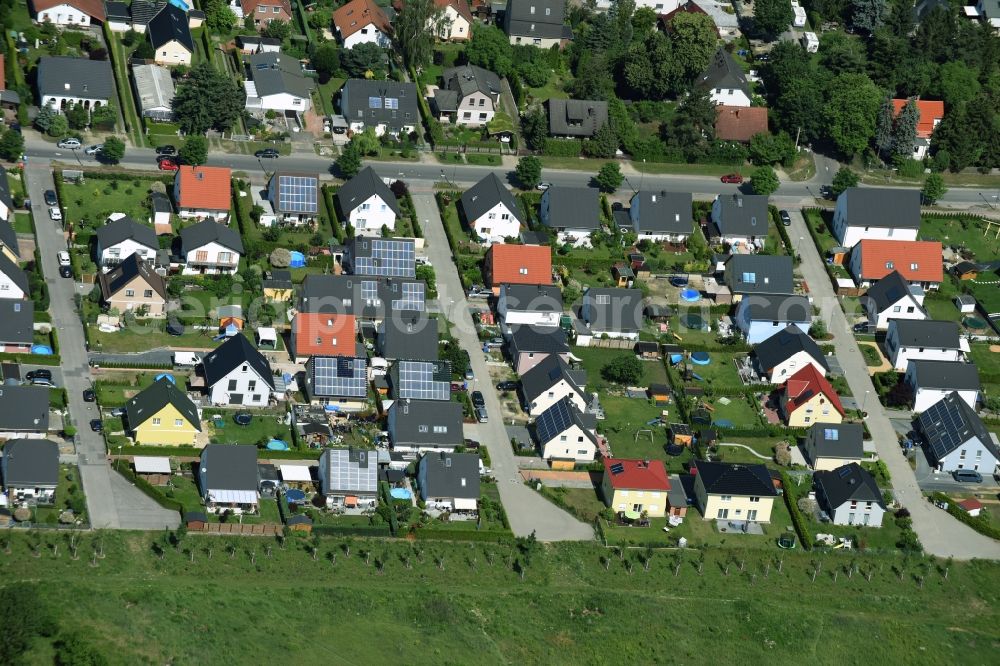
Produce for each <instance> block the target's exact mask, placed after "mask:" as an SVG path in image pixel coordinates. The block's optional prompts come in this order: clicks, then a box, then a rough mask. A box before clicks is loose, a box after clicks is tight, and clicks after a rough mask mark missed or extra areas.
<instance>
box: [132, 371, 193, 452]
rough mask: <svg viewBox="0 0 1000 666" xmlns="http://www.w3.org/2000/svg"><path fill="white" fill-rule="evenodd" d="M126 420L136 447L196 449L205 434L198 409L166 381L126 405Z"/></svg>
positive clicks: (170, 382) (159, 382)
mask: <svg viewBox="0 0 1000 666" xmlns="http://www.w3.org/2000/svg"><path fill="white" fill-rule="evenodd" d="M125 419H126V421H127V427H128V428H129V430H130V431H131V432H132V437H133V438H134V439H135V443H136V444H154V445H158V446H194V445H195V444H196V441H195V438H196V437H197V436H198V433H199V432H201V417H200V415H199V414H198V408H197V407H196V406H195V404H194V403H193V402H191V399H190V398H188V397H187V396H186V395H185V394H184V392H183V391H181V390H180V389H179V388H177V386H175V385H174V383H173V382H172V381H170V380H169V379H168V378H166V377H162V378H160V379H159V380H157V381H156V382H154V383H153V384H152V385H151V386H149V387H148V388H146V389H144V390H143V391H141V392H140V393H139V394H138V395H136V396H135V397H133V398H132V399H131V400H129V401H128V402H127V403H125Z"/></svg>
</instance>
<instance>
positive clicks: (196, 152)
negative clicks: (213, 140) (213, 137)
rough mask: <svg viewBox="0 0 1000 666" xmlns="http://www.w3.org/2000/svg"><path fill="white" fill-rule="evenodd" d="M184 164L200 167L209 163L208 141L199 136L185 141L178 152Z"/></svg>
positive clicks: (190, 137)
mask: <svg viewBox="0 0 1000 666" xmlns="http://www.w3.org/2000/svg"><path fill="white" fill-rule="evenodd" d="M178 155H179V156H180V158H181V161H183V162H184V164H190V165H192V166H199V165H201V164H204V163H205V162H207V161H208V139H206V138H205V137H203V136H200V135H198V134H194V135H192V136H189V137H187V138H186V139H184V145H182V146H181V149H180V150H179V151H178Z"/></svg>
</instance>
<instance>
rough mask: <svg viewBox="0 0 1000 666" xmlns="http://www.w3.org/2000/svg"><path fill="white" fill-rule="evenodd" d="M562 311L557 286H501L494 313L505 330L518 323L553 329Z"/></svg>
mask: <svg viewBox="0 0 1000 666" xmlns="http://www.w3.org/2000/svg"><path fill="white" fill-rule="evenodd" d="M562 312H563V302H562V292H561V291H559V287H556V286H553V285H540V284H504V285H503V286H501V287H500V297H499V299H498V300H497V314H499V315H500V321H501V322H503V325H504V326H505V327H509V326H517V325H521V324H527V325H530V326H541V327H556V326H559V318H560V317H561V316H562Z"/></svg>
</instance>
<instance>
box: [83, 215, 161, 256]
mask: <svg viewBox="0 0 1000 666" xmlns="http://www.w3.org/2000/svg"><path fill="white" fill-rule="evenodd" d="M125 240H133V241H135V242H136V243H140V244H142V245H145V246H146V247H148V248H151V249H153V250H156V249H158V248H159V247H160V245H159V243H158V242H157V241H156V232H154V231H153V228H152V227H150V226H147V225H145V224H139V223H138V222H136V221H135V220H133V219H132V218H131V217H129V216H128V215H125V216H124V217H120V218H118V219H117V220H113V221H111V222H108V223H107V224H104V225H102V226H100V227H98V228H97V244H98V247H100V248H101V249H107V248H109V247H111V246H112V245H117V244H118V243H121V242H122V241H125Z"/></svg>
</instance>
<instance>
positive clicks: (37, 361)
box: [0, 353, 62, 366]
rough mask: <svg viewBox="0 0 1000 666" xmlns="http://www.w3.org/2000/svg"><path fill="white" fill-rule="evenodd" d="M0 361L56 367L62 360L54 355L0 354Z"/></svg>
mask: <svg viewBox="0 0 1000 666" xmlns="http://www.w3.org/2000/svg"><path fill="white" fill-rule="evenodd" d="M0 361H13V362H14V363H28V364H31V365H51V366H56V365H60V364H61V363H62V359H61V358H59V357H58V356H56V355H52V356H43V355H41V354H7V353H2V354H0Z"/></svg>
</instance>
